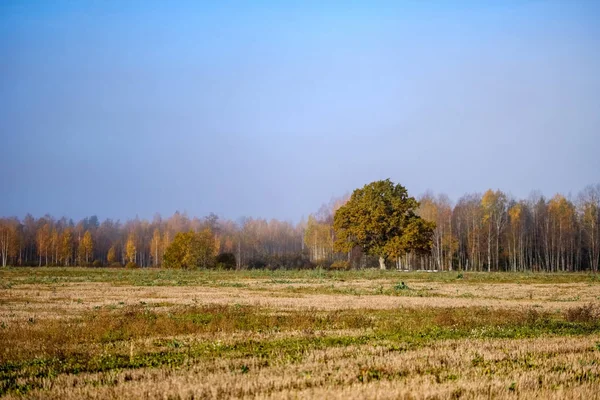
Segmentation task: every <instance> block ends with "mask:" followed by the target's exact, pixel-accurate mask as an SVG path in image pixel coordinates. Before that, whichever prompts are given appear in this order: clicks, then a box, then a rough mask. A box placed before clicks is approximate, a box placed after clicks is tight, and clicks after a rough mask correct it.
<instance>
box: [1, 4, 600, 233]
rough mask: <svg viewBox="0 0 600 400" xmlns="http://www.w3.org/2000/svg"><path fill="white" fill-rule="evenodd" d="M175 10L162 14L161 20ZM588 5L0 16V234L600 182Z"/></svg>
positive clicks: (9, 10) (140, 9)
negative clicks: (182, 214) (394, 186)
mask: <svg viewBox="0 0 600 400" xmlns="http://www.w3.org/2000/svg"><path fill="white" fill-rule="evenodd" d="M172 3H176V4H172ZM599 4H600V3H599V2H595V1H576V0H573V1H566V0H565V1H490V2H487V1H486V2H480V1H457V2H452V1H428V2H421V1H406V2H395V1H394V2H392V1H390V2H378V1H368V2H366V1H365V2H346V1H339V2H327V1H325V2H321V1H314V2H313V1H308V2H300V1H298V2H274V1H263V2H196V1H189V2H186V1H178V2H166V1H111V0H105V1H100V0H97V1H74V0H71V1H60V0H58V1H47V2H44V1H14V2H12V1H6V0H5V1H3V2H1V3H0V54H1V55H2V57H0V140H1V142H0V143H1V147H0V148H1V149H2V150H1V153H0V154H1V157H2V158H1V160H2V168H0V187H2V188H3V190H2V196H1V198H0V215H17V216H23V215H25V213H27V212H31V213H32V214H34V215H36V216H40V215H42V214H44V213H46V212H48V213H51V214H53V215H55V216H58V217H59V216H63V215H66V216H69V217H73V218H76V219H78V218H82V217H84V216H88V215H92V214H96V215H98V216H100V217H101V218H106V217H110V218H121V219H126V218H129V217H134V216H136V215H139V216H140V217H145V218H150V217H152V215H153V214H154V213H155V212H160V213H161V214H163V215H170V214H172V213H173V212H174V211H175V210H180V211H187V212H188V214H190V215H197V216H203V215H206V214H208V213H209V212H215V213H217V214H219V215H221V216H224V217H228V218H237V217H240V216H253V217H265V218H279V219H285V220H292V221H297V220H299V219H300V217H301V216H303V215H304V216H306V215H308V214H309V213H311V212H313V211H316V210H317V209H318V208H319V206H320V204H322V203H324V202H327V201H328V200H329V199H330V198H331V197H332V196H339V195H343V194H344V193H346V192H350V191H352V190H353V189H355V188H357V187H361V186H362V185H364V184H366V183H369V182H371V181H373V180H376V179H383V178H388V177H389V178H391V179H392V180H393V181H395V182H398V183H401V184H403V185H404V186H406V187H407V189H408V190H409V193H411V194H413V195H415V196H416V195H419V194H421V193H423V192H425V191H426V190H428V189H431V190H433V191H435V192H443V193H446V194H448V195H449V196H450V197H451V198H452V199H454V200H457V199H458V198H459V197H460V196H461V195H463V194H465V193H467V192H482V191H485V190H486V189H488V188H494V189H496V188H499V189H502V190H504V191H506V192H509V193H512V194H513V195H514V196H516V197H519V198H522V197H527V196H528V195H529V193H530V192H531V191H532V190H541V191H542V192H543V193H544V194H545V195H547V196H551V195H553V194H554V193H556V192H561V193H564V194H569V193H572V194H573V195H574V194H576V193H577V191H579V190H580V189H582V188H583V187H584V186H586V185H587V184H592V183H598V182H600V157H599V156H598V149H600V74H599V73H598V71H600V51H598V49H600V23H599V21H600V6H599Z"/></svg>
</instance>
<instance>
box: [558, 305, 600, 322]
mask: <svg viewBox="0 0 600 400" xmlns="http://www.w3.org/2000/svg"><path fill="white" fill-rule="evenodd" d="M598 318H600V309H598V307H597V306H595V305H594V304H592V303H588V304H585V305H583V306H579V307H572V308H569V309H568V310H566V311H565V319H566V320H567V321H569V322H595V321H597V320H598Z"/></svg>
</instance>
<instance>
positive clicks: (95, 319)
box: [0, 269, 600, 399]
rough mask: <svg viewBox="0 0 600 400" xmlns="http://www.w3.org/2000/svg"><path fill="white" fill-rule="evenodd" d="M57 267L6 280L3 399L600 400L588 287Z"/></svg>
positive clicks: (599, 290)
mask: <svg viewBox="0 0 600 400" xmlns="http://www.w3.org/2000/svg"><path fill="white" fill-rule="evenodd" d="M31 271H33V272H31ZM50 271H52V270H49V269H44V270H42V271H38V270H26V269H23V270H4V271H0V277H1V278H2V288H0V395H2V394H3V395H4V396H6V397H7V398H16V397H27V398H65V399H74V398H245V397H258V398H319V397H324V398H414V399H420V398H423V399H425V398H428V399H435V398H439V399H446V398H500V399H502V398H585V399H592V398H599V395H598V393H600V307H598V306H597V305H596V304H598V299H600V281H599V280H598V279H597V278H596V277H593V276H584V275H574V276H573V277H574V278H573V279H572V281H569V280H567V279H566V277H565V276H564V275H557V276H556V277H555V281H552V276H547V275H544V276H541V277H535V276H533V277H530V276H528V275H522V274H521V275H510V274H504V275H502V276H500V277H498V276H496V275H494V274H490V275H485V274H482V275H477V274H473V275H468V274H466V276H465V278H464V279H456V275H455V274H453V275H450V274H446V275H436V274H412V275H411V274H408V275H397V274H394V273H383V274H381V273H379V272H365V273H364V274H361V273H348V274H343V273H336V274H323V273H314V272H303V273H297V272H290V273H289V274H286V273H278V274H266V273H265V274H263V273H236V272H202V271H200V272H188V273H187V275H186V274H182V273H180V272H172V273H171V272H169V271H167V272H166V273H164V272H163V271H118V270H113V271H108V272H107V270H81V269H61V270H58V273H57V277H52V276H51V275H50V274H49V272H50ZM110 273H113V274H114V275H113V280H112V281H111V280H110V277H111V275H110ZM369 274H372V276H370V275H369ZM511 277H512V280H513V281H514V282H510V278H511ZM182 282H183V284H180V283H182ZM399 282H404V283H405V285H400V284H399Z"/></svg>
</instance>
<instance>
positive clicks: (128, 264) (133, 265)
mask: <svg viewBox="0 0 600 400" xmlns="http://www.w3.org/2000/svg"><path fill="white" fill-rule="evenodd" d="M125 268H139V266H138V265H137V264H136V263H134V262H131V261H130V262H128V263H127V265H125Z"/></svg>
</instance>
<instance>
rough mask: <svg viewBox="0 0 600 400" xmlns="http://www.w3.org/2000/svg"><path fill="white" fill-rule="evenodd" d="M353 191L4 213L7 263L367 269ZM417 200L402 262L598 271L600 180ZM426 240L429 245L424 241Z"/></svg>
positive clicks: (2, 249) (392, 260)
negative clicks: (420, 233)
mask: <svg viewBox="0 0 600 400" xmlns="http://www.w3.org/2000/svg"><path fill="white" fill-rule="evenodd" d="M348 199H349V196H344V197H342V198H338V199H333V200H331V201H330V202H329V203H328V204H325V205H323V206H322V207H321V208H320V209H319V210H318V211H317V212H315V213H313V214H311V215H309V217H308V219H306V220H302V221H301V222H299V223H296V224H293V223H291V222H287V221H279V220H276V219H271V220H266V219H254V218H241V219H239V220H237V221H232V220H228V219H222V218H219V217H218V216H216V215H215V214H210V215H208V216H206V217H203V218H197V217H193V218H190V217H189V216H188V215H186V214H185V213H180V212H176V213H175V214H173V215H172V216H170V217H168V218H163V217H161V216H160V215H155V216H154V218H153V219H152V220H146V219H140V218H135V219H132V220H128V221H125V222H121V221H114V220H112V219H106V220H104V221H102V222H101V221H99V219H98V218H97V217H96V216H91V217H88V218H84V219H82V220H80V221H77V222H75V221H73V220H72V219H67V218H65V217H63V218H59V219H56V218H53V217H52V216H50V215H45V216H43V217H40V218H35V217H33V216H32V215H29V214H28V215H27V216H25V217H24V218H23V219H19V218H16V217H12V218H0V257H1V261H2V265H3V266H7V265H21V266H54V265H60V266H70V265H80V266H113V267H121V266H125V265H129V266H139V267H167V268H192V267H204V268H215V267H225V268H237V269H241V268H314V267H316V266H322V267H327V268H365V267H377V266H381V260H380V257H376V256H373V255H370V254H367V253H369V252H368V251H364V250H365V249H363V248H361V247H360V246H353V247H351V248H344V249H343V251H342V250H341V248H340V246H336V240H337V241H338V242H339V240H338V239H339V238H338V237H336V236H339V235H340V231H339V230H338V231H336V229H335V227H334V219H335V215H336V212H337V211H338V210H339V209H340V207H342V206H344V205H345V204H346V203H347V201H348ZM417 200H418V202H416V203H415V204H414V206H415V210H416V214H417V215H418V216H420V217H422V219H423V220H424V221H427V222H430V223H431V225H430V226H431V227H432V229H433V234H432V236H431V238H430V239H431V240H430V242H431V243H430V246H428V248H427V251H419V252H410V251H406V252H396V253H397V254H396V253H390V254H393V256H390V257H388V258H387V259H385V260H384V262H385V264H386V265H387V266H388V267H395V268H398V269H435V270H461V271H463V270H464V271H595V272H597V271H598V267H599V266H600V184H597V185H593V186H588V187H586V188H585V189H584V190H582V191H581V192H580V193H578V194H577V196H575V198H570V197H566V196H564V195H562V194H556V195H554V196H553V197H551V198H546V197H544V196H543V195H541V194H539V193H533V194H532V195H531V196H529V198H527V199H515V198H513V197H511V196H510V195H508V194H506V193H504V192H502V191H500V190H495V191H494V190H488V191H486V192H485V193H483V194H479V193H473V194H466V195H464V196H462V197H461V198H460V199H458V201H457V202H456V203H454V204H453V203H452V201H451V200H450V199H449V198H448V196H446V195H443V194H440V195H434V194H432V193H426V194H424V195H422V196H421V197H419V198H418V199H417ZM421 247H423V246H421Z"/></svg>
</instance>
